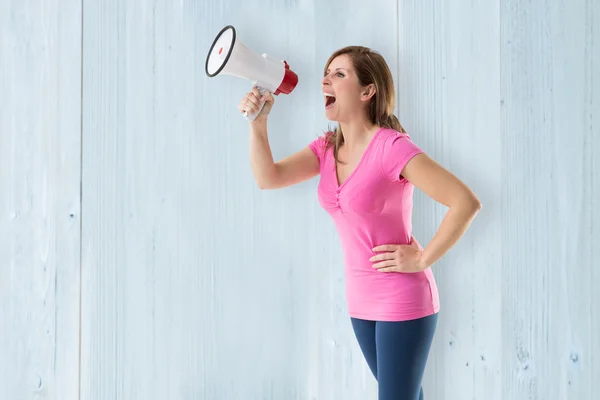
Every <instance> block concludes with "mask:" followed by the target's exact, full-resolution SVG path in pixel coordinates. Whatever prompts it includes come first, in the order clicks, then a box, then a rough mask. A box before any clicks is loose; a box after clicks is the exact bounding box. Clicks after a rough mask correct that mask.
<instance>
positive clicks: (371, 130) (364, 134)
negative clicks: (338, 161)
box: [340, 118, 379, 150]
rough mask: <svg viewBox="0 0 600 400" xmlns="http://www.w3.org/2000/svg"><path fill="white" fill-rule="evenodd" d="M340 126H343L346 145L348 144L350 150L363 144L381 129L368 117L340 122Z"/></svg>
mask: <svg viewBox="0 0 600 400" xmlns="http://www.w3.org/2000/svg"><path fill="white" fill-rule="evenodd" d="M340 128H342V134H343V135H344V145H345V146H347V148H348V150H352V149H354V148H356V147H361V146H363V145H364V144H365V143H367V142H368V141H369V140H370V139H371V137H372V136H373V135H374V134H375V132H377V129H379V127H378V126H377V125H375V124H373V123H372V122H371V121H369V120H368V119H367V118H357V119H353V120H349V121H344V122H340Z"/></svg>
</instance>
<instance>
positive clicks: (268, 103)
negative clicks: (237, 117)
mask: <svg viewBox="0 0 600 400" xmlns="http://www.w3.org/2000/svg"><path fill="white" fill-rule="evenodd" d="M263 102H264V106H263V107H262V110H260V113H259V114H258V115H257V116H256V117H255V118H254V120H250V122H251V123H264V122H266V121H267V116H268V115H269V112H270V111H271V108H272V107H273V103H274V102H275V99H274V98H273V95H272V94H271V93H270V92H269V91H266V90H265V91H264V92H263V94H262V95H261V94H260V90H259V89H258V88H257V87H256V86H255V87H253V88H252V91H251V92H249V93H246V95H245V96H244V97H243V98H242V100H241V101H240V104H239V105H238V110H240V112H241V113H242V114H244V113H247V114H248V115H251V114H254V113H256V112H258V110H259V109H260V107H261V103H263Z"/></svg>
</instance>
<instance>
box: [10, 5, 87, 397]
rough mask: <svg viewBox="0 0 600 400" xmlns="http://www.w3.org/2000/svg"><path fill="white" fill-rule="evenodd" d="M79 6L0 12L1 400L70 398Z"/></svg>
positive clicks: (74, 372) (75, 324)
mask: <svg viewBox="0 0 600 400" xmlns="http://www.w3.org/2000/svg"><path fill="white" fill-rule="evenodd" d="M80 59H81V4H80V2H77V1H72V0H65V1H62V0H61V1H48V2H44V4H43V5H42V4H41V3H40V2H22V1H3V2H2V3H1V4H0V213H1V217H0V399H7V400H9V399H10V400H13V399H14V400H22V399H23V400H29V399H76V398H78V384H79V375H78V374H79V372H78V371H79V366H78V363H79V289H80V284H79V255H80V201H79V192H80V165H81V159H80V120H81V101H80V99H81V86H80V84H81V65H80Z"/></svg>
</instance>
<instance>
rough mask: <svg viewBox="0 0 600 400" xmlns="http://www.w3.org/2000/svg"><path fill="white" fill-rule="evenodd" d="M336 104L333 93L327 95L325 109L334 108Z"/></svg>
mask: <svg viewBox="0 0 600 400" xmlns="http://www.w3.org/2000/svg"><path fill="white" fill-rule="evenodd" d="M334 103H335V96H334V95H332V94H331V93H325V108H331V107H333V104H334Z"/></svg>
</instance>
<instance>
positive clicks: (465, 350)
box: [398, 1, 504, 400]
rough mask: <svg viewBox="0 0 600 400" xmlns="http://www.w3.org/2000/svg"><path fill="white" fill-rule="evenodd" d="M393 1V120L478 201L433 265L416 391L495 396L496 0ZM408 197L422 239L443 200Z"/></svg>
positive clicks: (437, 219)
mask: <svg viewBox="0 0 600 400" xmlns="http://www.w3.org/2000/svg"><path fill="white" fill-rule="evenodd" d="M399 4H400V7H399V35H398V36H399V44H398V46H399V47H398V48H399V54H398V56H399V63H398V65H399V77H400V79H399V89H398V97H399V102H400V122H401V123H402V124H403V126H404V128H405V129H406V130H407V131H408V133H409V134H410V135H411V137H412V139H413V140H414V141H415V142H416V143H417V144H418V145H420V146H421V147H422V148H423V149H424V150H425V151H426V152H427V153H428V154H429V155H430V156H431V157H433V158H434V159H435V160H436V161H437V162H439V163H440V164H441V165H442V166H444V167H445V168H447V169H449V170H450V171H451V172H452V173H453V174H455V175H456V176H458V177H459V178H460V179H461V180H462V181H464V182H465V183H466V184H467V185H468V186H469V187H471V188H472V189H473V191H474V192H475V193H476V194H477V195H478V197H479V198H480V200H481V202H482V203H483V209H482V210H481V212H480V213H479V215H478V216H477V218H476V220H475V221H474V223H473V224H472V225H471V227H470V229H469V230H468V231H467V233H466V234H465V235H464V236H463V238H462V239H461V240H460V241H459V242H458V244H457V245H456V246H455V247H454V248H453V249H452V250H451V251H450V252H449V253H448V254H447V255H446V256H445V257H443V258H442V259H441V260H440V261H439V262H438V263H436V264H435V265H434V266H433V271H434V275H435V276H436V280H437V283H438V289H439V292H440V303H441V309H440V317H439V323H438V330H437V332H436V337H435V339H434V344H433V348H432V350H431V356H430V360H429V365H428V367H427V370H426V375H425V379H424V391H425V397H426V398H427V397H429V398H433V399H440V400H442V399H484V398H485V399H490V400H491V399H494V400H495V399H498V400H500V399H504V398H503V397H502V392H501V378H500V370H501V367H502V357H501V348H500V347H499V343H501V341H502V337H501V336H500V332H501V312H502V309H501V307H502V303H501V290H502V286H501V284H500V279H499V278H500V274H501V257H500V256H501V247H500V231H501V220H500V215H501V203H500V184H501V175H500V173H501V159H500V158H501V154H500V143H501V142H500V140H501V137H500V102H499V97H500V81H499V76H500V63H499V34H500V32H499V9H498V3H496V4H495V5H494V4H490V3H485V4H483V3H481V4H479V3H474V2H470V1H459V2H454V3H452V5H449V4H448V3H445V2H443V1H426V2H423V1H400V2H399ZM414 197H415V199H414V200H415V201H414V211H413V229H414V233H415V236H416V237H417V238H418V240H419V241H421V243H422V244H423V245H425V244H426V243H427V242H428V241H429V240H430V239H431V238H432V237H433V235H434V234H435V232H436V231H437V229H438V227H439V225H440V223H441V221H442V219H443V218H444V215H445V214H446V212H447V208H446V207H444V206H442V205H439V204H437V203H435V202H434V201H432V200H431V199H430V198H429V197H427V196H426V195H425V194H423V193H422V192H420V191H418V190H415V195H414Z"/></svg>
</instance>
